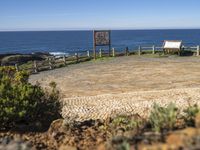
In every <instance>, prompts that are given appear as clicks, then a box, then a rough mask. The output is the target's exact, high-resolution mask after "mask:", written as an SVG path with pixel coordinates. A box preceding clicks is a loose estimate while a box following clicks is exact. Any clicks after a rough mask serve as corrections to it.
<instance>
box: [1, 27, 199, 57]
mask: <svg viewBox="0 0 200 150" xmlns="http://www.w3.org/2000/svg"><path fill="white" fill-rule="evenodd" d="M164 40H182V41H183V43H184V45H186V46H196V45H200V29H181V30H175V29H174V30H114V31H112V32H111V41H112V47H115V48H116V49H117V50H118V51H120V50H123V49H124V48H125V47H129V48H130V49H136V48H137V47H138V46H139V45H141V46H152V45H156V46H161V45H162V43H163V41H164ZM92 48H93V31H26V32H0V53H1V54H2V53H32V52H65V53H75V52H82V51H86V50H92Z"/></svg>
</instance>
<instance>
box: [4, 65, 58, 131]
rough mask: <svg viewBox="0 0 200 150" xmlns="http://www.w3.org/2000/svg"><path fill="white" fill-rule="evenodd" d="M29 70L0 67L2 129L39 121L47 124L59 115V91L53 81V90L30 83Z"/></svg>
mask: <svg viewBox="0 0 200 150" xmlns="http://www.w3.org/2000/svg"><path fill="white" fill-rule="evenodd" d="M28 77H29V74H28V73H27V72H26V71H16V69H15V68H14V67H0V110H1V111H0V129H1V130H7V129H10V128H13V127H16V126H17V125H19V124H28V125H30V124H32V123H34V122H36V121H38V122H40V123H41V125H48V124H50V123H51V122H52V121H53V120H54V119H56V118H58V117H60V115H59V111H60V103H59V92H58V91H57V90H56V85H55V84H53V83H51V84H50V85H51V88H52V89H51V91H45V90H43V89H42V88H41V87H40V85H31V84H30V83H28Z"/></svg>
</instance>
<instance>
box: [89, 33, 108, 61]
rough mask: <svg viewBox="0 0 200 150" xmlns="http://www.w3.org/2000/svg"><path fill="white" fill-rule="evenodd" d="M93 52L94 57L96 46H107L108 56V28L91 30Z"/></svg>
mask: <svg viewBox="0 0 200 150" xmlns="http://www.w3.org/2000/svg"><path fill="white" fill-rule="evenodd" d="M93 44H94V45H93V51H94V52H93V54H94V59H96V47H97V46H109V56H110V51H111V50H110V49H111V40H110V30H94V32H93Z"/></svg>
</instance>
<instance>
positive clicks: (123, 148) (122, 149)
mask: <svg viewBox="0 0 200 150" xmlns="http://www.w3.org/2000/svg"><path fill="white" fill-rule="evenodd" d="M116 149H117V150H130V149H131V148H130V144H129V143H128V142H126V141H123V143H122V144H120V145H119V146H117V148H116Z"/></svg>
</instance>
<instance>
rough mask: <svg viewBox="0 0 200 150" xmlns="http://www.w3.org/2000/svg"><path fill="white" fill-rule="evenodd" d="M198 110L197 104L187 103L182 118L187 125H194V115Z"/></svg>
mask: <svg viewBox="0 0 200 150" xmlns="http://www.w3.org/2000/svg"><path fill="white" fill-rule="evenodd" d="M199 112H200V108H199V106H198V105H197V104H195V105H189V107H188V108H187V109H185V110H184V113H185V114H184V116H183V118H184V120H185V123H186V125H187V126H194V125H195V117H196V115H197V114H198V113H199Z"/></svg>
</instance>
